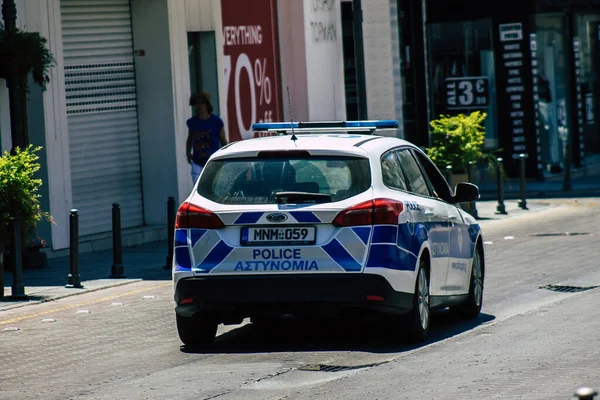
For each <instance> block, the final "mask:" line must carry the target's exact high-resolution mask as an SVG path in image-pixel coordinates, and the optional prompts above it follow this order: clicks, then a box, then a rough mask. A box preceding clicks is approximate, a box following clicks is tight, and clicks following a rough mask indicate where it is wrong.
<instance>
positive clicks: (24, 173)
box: [0, 145, 53, 286]
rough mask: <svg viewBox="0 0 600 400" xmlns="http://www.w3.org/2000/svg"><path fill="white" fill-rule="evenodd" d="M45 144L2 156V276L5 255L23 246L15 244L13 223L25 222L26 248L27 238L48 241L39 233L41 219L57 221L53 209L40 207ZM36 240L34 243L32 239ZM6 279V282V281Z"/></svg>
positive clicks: (0, 216)
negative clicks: (38, 175)
mask: <svg viewBox="0 0 600 400" xmlns="http://www.w3.org/2000/svg"><path fill="white" fill-rule="evenodd" d="M40 149H41V147H33V146H32V145H29V146H27V148H25V149H24V150H21V149H20V148H18V147H17V148H15V150H14V154H10V153H9V152H5V153H4V154H3V155H2V156H0V280H1V278H2V275H3V264H4V262H3V261H4V260H3V255H4V254H11V253H14V252H15V251H18V250H22V249H15V248H14V241H13V240H12V238H13V227H14V223H15V221H18V222H19V223H20V226H21V234H22V236H21V241H22V245H23V248H26V247H27V238H30V237H33V238H35V244H36V245H37V244H39V245H42V246H43V245H44V244H45V241H43V240H42V239H41V238H39V243H38V239H37V236H36V235H35V229H36V227H37V224H38V222H40V221H42V220H47V221H49V222H53V220H52V217H51V216H50V214H49V213H47V212H44V211H42V209H41V207H40V202H39V198H40V194H39V188H40V186H41V185H42V180H41V179H37V178H35V173H36V172H37V171H38V170H39V169H40V164H39V163H38V159H39V157H38V155H37V154H36V153H37V152H38V151H39V150H40ZM30 244H33V243H30ZM0 283H2V285H0V286H3V282H0Z"/></svg>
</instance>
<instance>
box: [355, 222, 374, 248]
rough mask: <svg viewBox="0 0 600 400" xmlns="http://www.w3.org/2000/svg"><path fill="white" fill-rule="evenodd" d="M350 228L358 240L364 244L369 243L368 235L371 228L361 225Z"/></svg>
mask: <svg viewBox="0 0 600 400" xmlns="http://www.w3.org/2000/svg"><path fill="white" fill-rule="evenodd" d="M352 230H353V231H354V233H356V236H358V237H359V238H360V240H362V241H363V243H364V244H369V236H370V235H371V228H369V227H364V226H363V227H357V228H352Z"/></svg>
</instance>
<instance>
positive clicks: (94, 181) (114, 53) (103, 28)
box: [60, 0, 143, 236]
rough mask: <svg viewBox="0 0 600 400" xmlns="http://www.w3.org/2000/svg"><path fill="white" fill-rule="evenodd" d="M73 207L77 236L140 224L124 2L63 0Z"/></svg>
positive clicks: (129, 37) (128, 16)
mask: <svg viewBox="0 0 600 400" xmlns="http://www.w3.org/2000/svg"><path fill="white" fill-rule="evenodd" d="M60 5H61V16H62V39H63V48H64V62H65V86H66V95H67V116H68V123H69V146H70V161H71V181H72V191H73V207H74V208H77V209H78V210H79V232H80V235H82V236H83V235H88V234H93V233H100V232H108V231H110V230H111V228H112V225H111V224H112V219H111V210H112V204H113V203H118V204H119V205H120V206H121V226H122V227H123V228H127V227H133V226H139V225H142V224H143V203H142V187H141V172H140V150H139V134H138V122H137V100H136V87H135V71H134V64H133V40H132V32H131V9H130V4H129V0H61V1H60Z"/></svg>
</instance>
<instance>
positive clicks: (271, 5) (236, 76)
mask: <svg viewBox="0 0 600 400" xmlns="http://www.w3.org/2000/svg"><path fill="white" fill-rule="evenodd" d="M275 3H276V0H222V1H221V15H222V20H223V37H224V46H223V47H224V48H223V53H224V65H225V91H226V96H227V122H228V123H227V128H228V134H229V141H235V140H240V139H249V138H251V137H253V131H252V124H253V123H255V122H271V121H281V118H282V109H281V99H280V96H281V89H280V87H281V77H280V72H279V52H278V46H279V44H278V40H277V10H276V8H275V7H276V5H275Z"/></svg>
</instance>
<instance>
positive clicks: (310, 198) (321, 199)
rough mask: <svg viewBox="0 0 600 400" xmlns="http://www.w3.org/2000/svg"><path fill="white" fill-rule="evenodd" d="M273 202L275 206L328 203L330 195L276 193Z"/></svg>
mask: <svg viewBox="0 0 600 400" xmlns="http://www.w3.org/2000/svg"><path fill="white" fill-rule="evenodd" d="M275 200H276V201H277V204H298V203H311V204H317V203H330V202H331V195H330V194H325V193H310V192H277V193H275Z"/></svg>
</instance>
